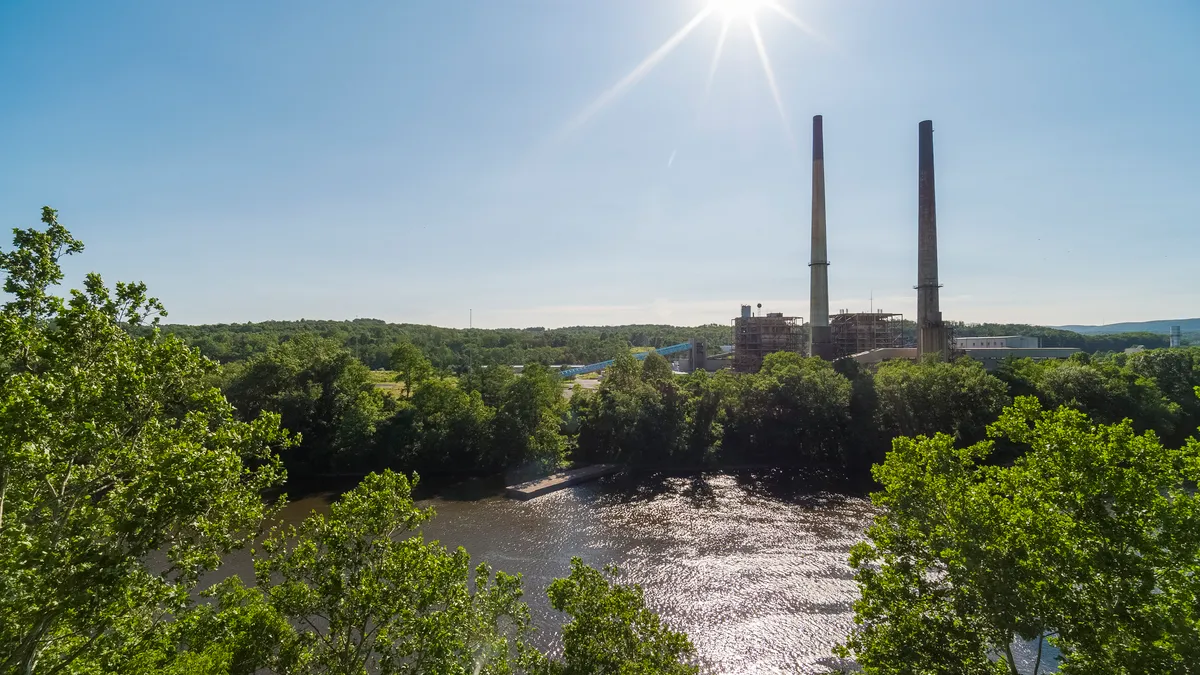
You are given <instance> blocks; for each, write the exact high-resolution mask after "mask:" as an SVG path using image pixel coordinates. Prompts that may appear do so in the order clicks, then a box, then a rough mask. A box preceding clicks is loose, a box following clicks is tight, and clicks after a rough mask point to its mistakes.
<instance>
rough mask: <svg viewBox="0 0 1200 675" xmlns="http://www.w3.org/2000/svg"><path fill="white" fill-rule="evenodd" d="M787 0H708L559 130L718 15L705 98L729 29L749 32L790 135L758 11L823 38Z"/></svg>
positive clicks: (581, 120)
mask: <svg viewBox="0 0 1200 675" xmlns="http://www.w3.org/2000/svg"><path fill="white" fill-rule="evenodd" d="M786 3H787V0H707V3H706V4H705V5H704V6H703V7H702V8H701V9H700V11H699V12H697V13H696V15H695V16H693V17H692V18H691V20H690V21H688V22H687V23H686V24H684V25H683V27H682V28H680V29H679V30H677V31H675V34H674V35H672V36H671V37H669V38H667V41H666V42H664V43H662V44H661V45H659V47H658V48H657V49H655V50H654V51H653V52H650V55H649V56H647V57H646V58H645V59H643V60H642V62H641V63H639V64H638V65H637V66H636V67H635V68H634V69H633V70H631V71H629V74H627V75H626V76H625V77H623V78H621V79H620V80H619V81H618V82H617V83H616V84H614V85H613V86H612V87H610V88H609V89H608V90H607V91H605V92H604V93H602V94H601V95H600V96H599V98H597V99H596V100H595V101H593V102H592V104H591V105H589V106H588V107H587V108H585V109H584V110H583V112H581V113H580V114H579V115H577V116H576V117H575V118H574V119H573V120H571V122H570V123H569V124H567V126H566V127H565V128H564V129H563V132H562V133H564V134H565V133H569V132H571V131H572V130H575V129H578V128H579V127H581V126H583V124H585V123H586V122H587V121H588V120H589V119H591V118H592V117H593V116H595V115H596V113H598V112H599V111H600V110H602V109H604V108H605V107H606V106H607V105H608V104H610V103H612V102H613V101H614V100H616V99H617V98H619V97H620V96H621V95H623V94H624V93H625V92H626V91H628V90H629V88H630V87H632V86H633V85H635V84H637V82H638V81H640V80H641V79H642V78H643V77H645V76H646V74H647V73H649V72H650V71H651V70H653V69H654V67H655V66H657V65H658V64H659V62H661V61H662V60H663V59H665V58H666V57H667V55H668V54H670V53H671V52H672V51H674V50H675V48H676V47H678V46H679V44H680V43H681V42H683V41H684V40H685V39H687V37H688V35H690V34H691V33H692V31H693V30H695V29H696V27H697V26H699V25H700V24H702V23H704V22H705V21H707V20H709V19H712V18H714V17H715V18H717V19H720V22H721V33H720V35H719V36H718V37H717V45H716V49H715V50H714V51H713V56H712V61H711V63H710V64H709V69H708V81H707V84H706V85H705V90H704V94H705V98H706V99H707V97H708V92H709V90H710V89H711V87H712V84H713V75H714V74H715V73H716V70H717V65H718V64H719V63H720V61H721V54H722V53H723V51H724V49H725V41H726V38H727V37H728V36H729V33H730V29H731V28H733V27H738V28H740V29H745V30H748V31H749V32H750V35H751V37H752V38H753V41H754V49H755V51H757V52H758V59H759V61H760V62H761V63H762V69H763V74H764V75H765V76H766V80H767V87H768V88H770V90H771V97H772V98H773V99H775V108H776V109H777V110H778V111H779V119H780V121H781V122H782V123H783V127H784V134H786V135H787V136H788V139H789V140H792V138H791V131H790V129H789V123H788V119H787V112H786V111H785V110H784V107H783V97H782V96H781V95H780V93H779V85H778V84H777V83H776V82H775V70H774V69H773V68H772V67H771V59H770V58H769V57H768V56H767V45H766V44H765V43H764V41H763V36H762V32H761V31H760V30H759V28H758V22H759V19H760V16H759V14H760V12H759V10H768V11H766V12H762V13H763V14H772V15H776V16H777V17H781V18H783V19H784V20H786V21H788V22H789V23H791V24H792V25H794V26H795V27H797V28H799V29H800V30H801V31H803V32H804V33H805V34H807V35H808V36H809V37H813V38H816V39H818V40H819V41H822V42H823V41H824V38H823V37H822V36H821V35H820V34H818V33H817V32H816V31H814V30H813V29H812V28H811V27H809V25H808V24H806V23H805V22H804V21H802V20H801V19H800V18H799V17H797V16H796V15H795V14H793V13H792V12H791V11H790V10H788V9H787V7H786V6H785V5H786Z"/></svg>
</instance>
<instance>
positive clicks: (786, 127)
mask: <svg viewBox="0 0 1200 675" xmlns="http://www.w3.org/2000/svg"><path fill="white" fill-rule="evenodd" d="M750 33H751V34H752V35H753V36H754V47H755V48H756V49H757V50H758V58H759V60H760V61H762V67H763V73H765V74H766V76H767V84H768V85H769V86H770V87H771V96H772V97H773V98H774V99H775V109H776V110H778V111H779V119H780V121H782V122H783V133H785V134H786V135H787V138H788V141H789V142H791V143H795V139H794V138H792V127H791V124H789V123H788V116H787V111H785V110H784V109H783V97H781V96H780V95H779V86H778V85H776V84H775V71H774V70H773V69H772V68H771V59H770V58H768V57H767V46H766V45H765V44H763V39H762V33H760V32H759V30H758V21H756V20H755V19H754V17H750Z"/></svg>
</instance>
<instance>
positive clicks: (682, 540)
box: [223, 471, 1025, 675]
mask: <svg viewBox="0 0 1200 675" xmlns="http://www.w3.org/2000/svg"><path fill="white" fill-rule="evenodd" d="M328 500H329V495H316V496H311V497H307V498H304V499H300V500H297V501H295V502H292V503H290V504H288V505H287V507H286V508H285V510H284V513H283V514H282V515H283V518H284V520H286V521H291V522H297V521H298V520H299V519H301V518H302V517H303V516H304V515H306V514H308V513H309V512H310V511H311V510H313V509H317V510H321V511H324V510H327V508H328ZM420 504H421V505H422V506H432V507H433V508H434V509H435V510H436V512H437V516H436V517H435V518H434V519H433V520H432V521H430V522H428V523H426V524H425V525H424V527H423V533H424V535H425V536H426V538H428V539H437V540H440V541H441V542H442V543H443V544H445V545H447V546H451V547H454V546H463V547H464V548H466V549H467V551H468V552H470V554H471V556H472V563H473V564H475V563H478V562H481V561H482V562H487V563H489V564H491V565H492V567H493V568H495V569H502V570H504V571H506V572H510V573H518V572H519V573H520V574H521V575H522V576H523V577H524V588H525V600H526V601H527V602H528V604H529V606H530V610H531V612H532V615H533V621H534V625H535V627H536V628H537V632H536V633H535V636H534V642H535V643H536V644H537V645H538V646H539V647H540V648H542V649H545V650H549V651H551V652H554V651H556V650H557V649H560V648H561V646H560V641H559V637H560V633H561V626H562V623H563V621H564V619H565V617H564V616H563V615H561V614H559V613H558V612H555V611H554V610H553V609H552V608H551V607H550V605H549V602H548V600H547V599H546V595H545V589H546V586H547V585H548V584H549V582H550V581H551V580H553V579H555V578H556V577H561V576H566V574H567V573H568V567H569V563H570V560H571V557H572V556H579V557H581V558H583V560H584V562H586V563H588V564H590V565H593V566H596V567H600V566H603V565H607V564H615V565H617V566H618V567H619V568H620V571H621V575H620V578H621V580H622V581H626V582H636V583H638V584H641V585H642V587H643V588H644V589H645V592H646V601H647V604H648V605H649V606H650V607H651V608H652V609H654V610H655V611H657V612H658V613H659V614H660V615H661V616H662V618H663V620H664V621H665V622H666V623H667V624H668V625H669V626H671V627H672V628H675V629H677V630H682V631H685V632H686V633H687V634H688V635H689V636H690V637H691V639H692V641H693V643H694V644H695V645H696V649H697V652H698V656H699V659H700V664H701V672H703V673H707V674H713V675H726V674H729V675H732V674H742V673H747V674H749V673H755V674H764V675H765V674H769V673H788V674H794V673H805V674H807V673H827V672H829V670H830V669H831V668H833V667H836V666H839V665H845V664H843V662H842V661H841V660H840V659H837V658H836V657H834V656H833V655H832V653H831V649H832V648H833V646H834V645H835V644H837V642H838V641H840V640H841V639H843V638H844V637H845V635H846V634H847V632H848V631H849V629H850V627H851V625H852V617H853V614H852V603H853V601H854V599H855V598H856V597H857V589H856V586H855V584H854V580H853V577H852V574H851V571H850V568H849V566H848V565H847V563H846V558H847V555H848V553H849V551H850V547H851V546H852V545H853V544H854V543H856V542H858V541H860V540H862V538H863V531H864V530H865V529H866V527H867V525H868V524H869V523H870V520H871V517H872V516H873V515H874V513H875V509H874V507H873V506H872V505H871V503H870V500H869V499H868V498H867V497H866V496H865V493H864V492H862V491H860V490H854V489H848V488H847V486H845V485H844V484H831V483H829V482H826V481H822V480H819V479H815V478H813V477H811V475H809V474H804V473H796V472H786V471H769V472H762V471H760V472H732V473H730V472H722V473H711V474H704V475H693V476H651V477H646V476H640V477H636V478H633V477H628V476H622V475H618V476H613V477H610V478H605V479H601V480H598V481H595V482H592V483H587V484H584V485H579V486H575V487H572V488H568V489H566V490H561V491H559V492H556V493H553V494H549V495H546V496H543V497H540V498H538V499H534V500H532V501H528V502H521V501H515V500H510V499H506V498H504V497H503V496H499V495H490V496H482V497H481V496H479V495H478V494H473V495H465V496H456V495H455V494H453V492H452V491H443V492H442V494H441V495H440V496H437V497H433V498H429V499H423V500H421V501H420ZM223 571H224V573H226V574H228V573H229V572H237V573H239V574H242V576H243V578H247V579H249V578H252V576H253V572H252V567H251V565H250V559H249V556H248V554H246V553H245V552H244V551H243V552H239V554H235V556H233V558H232V559H229V560H227V565H226V566H225V567H224V568H223ZM1021 660H1025V659H1024V658H1022V659H1021Z"/></svg>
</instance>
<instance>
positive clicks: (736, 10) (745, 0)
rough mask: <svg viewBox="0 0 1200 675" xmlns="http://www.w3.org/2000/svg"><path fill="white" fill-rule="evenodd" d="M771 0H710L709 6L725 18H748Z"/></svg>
mask: <svg viewBox="0 0 1200 675" xmlns="http://www.w3.org/2000/svg"><path fill="white" fill-rule="evenodd" d="M771 4H773V0H711V1H710V2H709V7H710V8H712V10H713V11H715V12H717V13H718V14H720V15H721V16H723V17H725V18H726V19H748V18H751V17H753V16H754V14H755V13H756V12H757V11H758V10H760V9H763V8H764V7H767V6H770V5H771Z"/></svg>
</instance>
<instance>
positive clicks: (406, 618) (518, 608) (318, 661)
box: [234, 472, 529, 675]
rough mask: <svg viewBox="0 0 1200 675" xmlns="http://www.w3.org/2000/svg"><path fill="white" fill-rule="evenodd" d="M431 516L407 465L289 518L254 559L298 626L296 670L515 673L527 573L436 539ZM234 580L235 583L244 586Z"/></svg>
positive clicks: (525, 620)
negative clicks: (476, 562)
mask: <svg viewBox="0 0 1200 675" xmlns="http://www.w3.org/2000/svg"><path fill="white" fill-rule="evenodd" d="M432 515H433V512H432V510H429V509H419V508H417V507H416V506H415V505H414V504H413V501H412V494H411V487H410V484H409V481H408V480H407V479H406V478H405V477H404V476H403V475H400V474H394V473H391V472H384V473H383V474H371V475H369V476H367V478H366V479H364V480H363V482H362V483H361V484H360V485H359V486H358V487H356V488H355V489H354V490H352V491H351V492H349V493H347V494H346V495H344V496H343V497H342V498H341V499H339V500H338V501H337V502H336V503H335V504H334V505H333V506H332V508H331V510H330V513H329V515H328V516H323V515H320V514H316V513H314V514H313V515H311V516H309V518H308V519H307V520H305V521H304V522H303V523H302V524H301V525H300V527H298V528H296V527H291V526H289V527H286V528H281V529H278V530H276V531H274V532H273V533H272V535H271V536H270V538H268V539H267V541H266V542H265V543H264V544H263V552H264V554H265V556H264V557H261V558H259V559H258V560H256V561H255V576H256V577H257V582H258V586H259V588H262V589H264V593H265V594H266V597H267V599H268V602H269V604H270V606H271V607H273V608H274V609H275V610H276V611H277V612H278V613H279V614H280V615H282V616H284V617H286V618H287V619H288V620H289V621H290V622H291V623H292V625H295V626H299V627H300V628H299V630H300V631H301V641H302V643H303V644H304V645H305V646H306V648H307V650H308V654H307V655H306V656H305V657H304V658H303V659H301V663H299V664H297V663H292V664H290V666H291V668H290V672H304V673H327V672H331V673H346V674H358V673H364V674H365V673H368V672H371V673H378V674H379V675H390V674H401V673H413V674H414V675H416V674H421V675H425V674H427V673H428V674H429V675H460V674H461V675H466V674H467V673H472V674H489V675H492V674H495V675H499V674H502V673H510V672H512V668H513V664H514V662H515V660H516V658H517V657H518V655H519V650H520V648H521V641H522V638H523V636H524V634H525V632H526V631H527V630H528V626H529V613H528V609H526V607H525V606H524V604H522V603H521V602H520V597H521V588H520V579H519V578H518V577H514V576H509V575H506V574H504V573H497V574H496V575H495V576H494V577H493V576H492V575H491V573H490V570H489V569H488V568H487V566H486V565H480V566H479V567H478V568H476V569H475V571H474V575H473V576H474V586H475V588H474V591H472V590H471V588H470V583H469V582H470V580H471V577H472V572H471V568H470V556H468V555H467V552H466V551H465V550H463V549H462V548H459V549H457V550H455V551H448V550H446V549H445V548H443V547H442V546H441V545H440V544H438V543H437V542H426V541H424V539H422V538H421V536H420V535H419V534H417V533H415V530H416V528H417V527H418V526H419V525H420V524H421V523H423V522H425V521H426V520H428V519H429V518H430V517H431V516H432ZM234 590H236V589H234Z"/></svg>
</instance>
